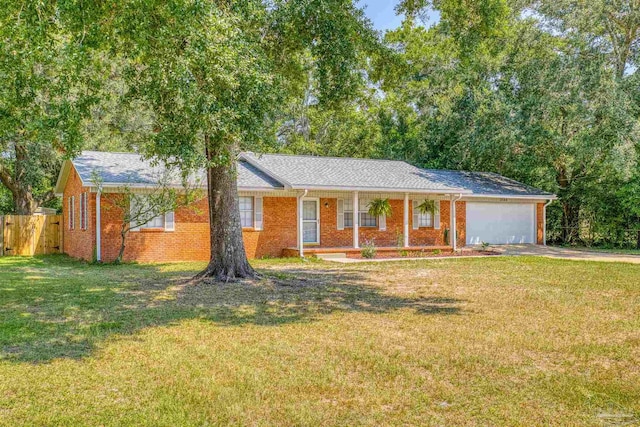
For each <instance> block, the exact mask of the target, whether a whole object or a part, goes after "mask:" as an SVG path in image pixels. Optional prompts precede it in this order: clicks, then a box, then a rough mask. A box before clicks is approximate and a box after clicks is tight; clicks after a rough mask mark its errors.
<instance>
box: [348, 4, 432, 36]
mask: <svg viewBox="0 0 640 427" xmlns="http://www.w3.org/2000/svg"><path fill="white" fill-rule="evenodd" d="M396 4H398V0H358V5H359V6H360V7H364V8H365V9H364V11H365V13H366V14H367V16H368V17H369V19H371V21H373V25H374V26H375V27H376V29H377V30H380V31H385V30H392V29H394V28H397V27H399V26H400V24H401V23H402V16H398V15H396V12H395V10H394V8H395V7H396ZM438 18H439V14H438V12H430V13H429V21H430V23H432V22H437V21H438Z"/></svg>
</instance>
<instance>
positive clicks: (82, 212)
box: [80, 192, 89, 230]
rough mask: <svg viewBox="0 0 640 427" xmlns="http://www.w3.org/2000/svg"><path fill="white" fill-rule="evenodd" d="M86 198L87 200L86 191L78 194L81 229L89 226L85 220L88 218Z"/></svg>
mask: <svg viewBox="0 0 640 427" xmlns="http://www.w3.org/2000/svg"><path fill="white" fill-rule="evenodd" d="M87 200H88V197H87V193H86V192H85V193H82V194H81V195H80V229H81V230H86V229H88V228H89V227H88V222H89V221H87V219H88V218H87V217H88V215H87Z"/></svg>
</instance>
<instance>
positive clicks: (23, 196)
mask: <svg viewBox="0 0 640 427" xmlns="http://www.w3.org/2000/svg"><path fill="white" fill-rule="evenodd" d="M18 185H19V184H18ZM13 203H14V205H15V209H16V214H17V215H33V213H34V212H35V210H36V209H37V207H38V203H36V201H35V200H34V198H33V194H32V193H31V191H30V189H25V188H17V189H16V191H15V192H13Z"/></svg>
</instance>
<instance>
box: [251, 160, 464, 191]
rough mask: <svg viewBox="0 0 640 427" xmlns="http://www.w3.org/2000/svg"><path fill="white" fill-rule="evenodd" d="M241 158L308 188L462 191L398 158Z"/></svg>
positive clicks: (275, 176)
mask: <svg viewBox="0 0 640 427" xmlns="http://www.w3.org/2000/svg"><path fill="white" fill-rule="evenodd" d="M241 157H242V158H244V159H246V160H247V161H249V162H251V163H253V164H254V165H256V166H258V167H259V168H261V169H262V170H264V171H266V172H267V173H270V174H272V176H273V177H274V178H275V179H277V180H279V181H282V182H283V183H284V184H288V185H290V186H291V187H292V188H309V189H321V188H326V189H340V188H343V189H360V190H363V191H366V190H367V189H370V190H372V191H380V190H400V191H418V192H459V191H460V190H462V189H461V188H460V187H458V186H452V185H449V184H448V183H445V182H441V181H437V180H434V179H433V178H432V177H431V176H430V174H429V172H427V171H425V170H424V169H420V168H417V167H415V166H412V165H410V164H408V163H405V162H401V161H395V160H373V159H354V158H344V157H316V156H294V155H281V154H262V155H258V154H253V153H243V154H242V156H241Z"/></svg>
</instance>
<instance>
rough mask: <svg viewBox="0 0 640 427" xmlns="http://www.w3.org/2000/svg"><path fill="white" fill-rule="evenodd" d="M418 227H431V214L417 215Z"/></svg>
mask: <svg viewBox="0 0 640 427" xmlns="http://www.w3.org/2000/svg"><path fill="white" fill-rule="evenodd" d="M418 227H433V214H432V213H431V212H427V213H422V212H420V213H418Z"/></svg>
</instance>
